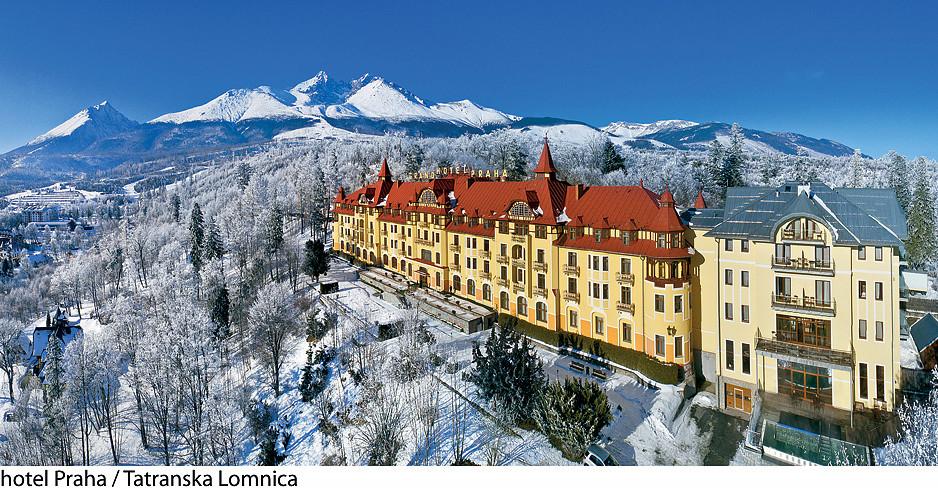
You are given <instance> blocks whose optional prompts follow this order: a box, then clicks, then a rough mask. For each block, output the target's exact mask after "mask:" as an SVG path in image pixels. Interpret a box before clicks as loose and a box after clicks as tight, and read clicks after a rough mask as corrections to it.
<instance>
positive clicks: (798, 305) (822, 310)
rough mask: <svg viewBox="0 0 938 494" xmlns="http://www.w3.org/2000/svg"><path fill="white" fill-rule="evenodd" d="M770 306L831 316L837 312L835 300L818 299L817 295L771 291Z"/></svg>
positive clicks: (802, 312)
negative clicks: (809, 295)
mask: <svg viewBox="0 0 938 494" xmlns="http://www.w3.org/2000/svg"><path fill="white" fill-rule="evenodd" d="M772 308H774V309H777V310H786V311H790V312H798V313H801V314H809V315H822V316H830V317H833V316H835V315H836V314H837V302H836V301H835V300H823V299H822V300H819V299H818V298H817V297H808V296H804V295H802V296H799V295H788V294H785V293H775V292H772Z"/></svg>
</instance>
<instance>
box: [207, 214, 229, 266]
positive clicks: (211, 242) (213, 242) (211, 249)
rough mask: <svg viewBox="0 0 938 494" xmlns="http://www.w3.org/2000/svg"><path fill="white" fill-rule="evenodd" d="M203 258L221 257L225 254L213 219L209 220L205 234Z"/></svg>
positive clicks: (223, 244)
mask: <svg viewBox="0 0 938 494" xmlns="http://www.w3.org/2000/svg"><path fill="white" fill-rule="evenodd" d="M204 254H205V259H206V260H212V259H221V258H222V257H223V256H224V255H225V243H224V241H223V240H222V239H221V234H220V233H219V232H218V226H217V225H215V220H214V219H212V220H209V222H208V232H207V233H206V235H205V252H204Z"/></svg>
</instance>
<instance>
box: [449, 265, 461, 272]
mask: <svg viewBox="0 0 938 494" xmlns="http://www.w3.org/2000/svg"><path fill="white" fill-rule="evenodd" d="M449 269H450V270H452V271H459V269H460V266H459V264H456V263H453V264H450V265H449Z"/></svg>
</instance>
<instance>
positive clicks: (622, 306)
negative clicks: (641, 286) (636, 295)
mask: <svg viewBox="0 0 938 494" xmlns="http://www.w3.org/2000/svg"><path fill="white" fill-rule="evenodd" d="M616 309H619V310H621V311H625V312H628V313H629V314H635V304H627V303H625V302H618V303H616Z"/></svg>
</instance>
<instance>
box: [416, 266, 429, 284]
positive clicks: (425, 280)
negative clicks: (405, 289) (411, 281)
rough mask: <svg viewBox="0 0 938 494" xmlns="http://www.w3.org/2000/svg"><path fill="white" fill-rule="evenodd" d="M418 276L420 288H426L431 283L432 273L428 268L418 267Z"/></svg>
mask: <svg viewBox="0 0 938 494" xmlns="http://www.w3.org/2000/svg"><path fill="white" fill-rule="evenodd" d="M417 276H418V278H419V283H420V288H426V287H427V286H429V285H430V273H428V272H427V268H420V269H418V270H417Z"/></svg>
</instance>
